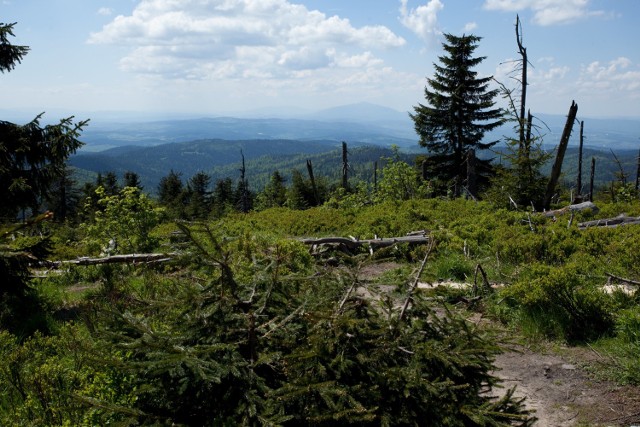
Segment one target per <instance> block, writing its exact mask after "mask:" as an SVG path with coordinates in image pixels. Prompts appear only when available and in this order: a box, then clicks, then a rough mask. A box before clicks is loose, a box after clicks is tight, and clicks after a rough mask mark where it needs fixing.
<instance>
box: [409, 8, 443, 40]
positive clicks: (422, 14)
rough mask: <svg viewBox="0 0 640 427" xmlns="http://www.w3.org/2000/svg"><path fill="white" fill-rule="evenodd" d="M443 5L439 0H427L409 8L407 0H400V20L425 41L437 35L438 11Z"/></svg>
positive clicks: (433, 38)
mask: <svg viewBox="0 0 640 427" xmlns="http://www.w3.org/2000/svg"><path fill="white" fill-rule="evenodd" d="M443 7H444V5H443V4H442V2H441V1H440V0H429V2H428V3H427V4H425V5H422V6H418V7H417V8H415V9H411V10H409V8H408V7H407V0H400V22H401V23H402V25H404V26H405V27H407V28H408V29H410V30H411V31H413V32H414V33H415V34H416V35H417V36H418V37H420V38H421V39H422V40H424V41H425V42H432V41H434V40H435V38H436V37H437V35H438V33H439V30H438V12H439V11H440V10H442V8H443Z"/></svg>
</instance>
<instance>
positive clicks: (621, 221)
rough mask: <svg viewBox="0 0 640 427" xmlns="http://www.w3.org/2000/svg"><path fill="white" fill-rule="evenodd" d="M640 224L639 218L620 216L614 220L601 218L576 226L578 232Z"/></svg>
mask: <svg viewBox="0 0 640 427" xmlns="http://www.w3.org/2000/svg"><path fill="white" fill-rule="evenodd" d="M632 224H640V217H633V216H627V215H626V214H620V215H618V216H616V217H614V218H602V219H596V220H593V221H585V222H581V223H579V224H578V228H579V229H580V230H584V229H585V228H589V227H619V226H621V225H632Z"/></svg>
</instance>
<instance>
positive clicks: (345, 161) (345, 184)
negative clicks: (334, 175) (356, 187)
mask: <svg viewBox="0 0 640 427" xmlns="http://www.w3.org/2000/svg"><path fill="white" fill-rule="evenodd" d="M342 188H344V189H345V190H348V189H349V158H348V151H347V143H346V142H344V141H342Z"/></svg>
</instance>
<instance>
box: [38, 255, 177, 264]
mask: <svg viewBox="0 0 640 427" xmlns="http://www.w3.org/2000/svg"><path fill="white" fill-rule="evenodd" d="M177 255H178V254H177V253H174V252H172V253H166V254H160V253H152V254H122V255H111V256H106V257H97V258H90V257H81V258H77V259H72V260H65V261H44V262H43V263H42V264H43V265H44V266H47V267H61V266H64V265H100V264H123V263H150V262H165V261H169V260H171V259H173V258H175V257H176V256H177Z"/></svg>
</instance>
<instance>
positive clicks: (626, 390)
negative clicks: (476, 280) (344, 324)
mask: <svg viewBox="0 0 640 427" xmlns="http://www.w3.org/2000/svg"><path fill="white" fill-rule="evenodd" d="M400 265H401V264H398V263H394V262H390V263H381V264H373V265H368V266H366V267H365V268H363V269H362V271H361V276H362V278H364V279H365V280H372V279H374V278H375V277H378V276H380V275H381V274H382V273H383V272H384V271H387V270H390V269H393V268H398V267H400ZM439 285H443V284H439ZM444 285H447V284H444ZM423 287H427V286H423ZM428 287H433V286H432V285H429V286H428ZM363 292H365V293H367V291H365V290H363ZM467 314H468V313H467ZM469 320H470V321H471V322H473V323H476V324H479V323H483V322H489V323H491V322H490V321H489V320H488V319H486V318H484V317H483V316H482V314H480V313H475V314H471V315H470V317H469ZM538 347H539V348H540V349H538ZM639 357H640V356H639ZM602 359H603V357H602V356H601V355H599V354H597V353H595V351H593V350H590V349H589V348H584V347H564V348H562V349H561V351H557V349H556V351H552V350H551V349H545V348H544V346H543V345H539V346H536V350H535V351H534V350H532V349H530V348H526V347H522V346H511V347H509V348H506V349H505V351H504V353H502V354H500V355H498V357H497V358H496V361H495V365H496V368H497V370H496V371H495V372H494V373H493V374H494V375H496V376H497V377H499V378H501V379H502V380H503V381H504V382H503V384H502V385H503V387H504V388H505V389H510V388H512V387H514V386H516V396H518V397H526V401H525V405H526V406H527V407H528V408H530V409H534V410H535V411H536V412H535V416H536V417H537V418H538V421H537V423H536V424H535V426H536V427H574V426H575V427H633V426H638V427H640V387H632V386H619V385H616V384H614V383H611V382H608V381H602V380H596V379H594V378H593V376H591V375H589V373H588V371H587V369H586V368H585V367H586V366H589V365H590V366H595V365H597V364H598V363H602V362H603V360H602ZM496 394H501V393H500V390H498V393H496Z"/></svg>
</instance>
